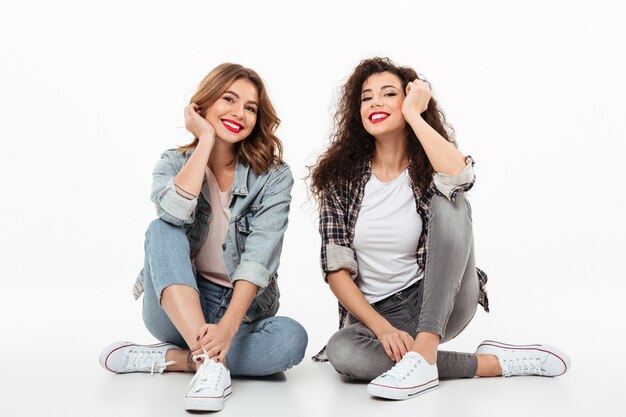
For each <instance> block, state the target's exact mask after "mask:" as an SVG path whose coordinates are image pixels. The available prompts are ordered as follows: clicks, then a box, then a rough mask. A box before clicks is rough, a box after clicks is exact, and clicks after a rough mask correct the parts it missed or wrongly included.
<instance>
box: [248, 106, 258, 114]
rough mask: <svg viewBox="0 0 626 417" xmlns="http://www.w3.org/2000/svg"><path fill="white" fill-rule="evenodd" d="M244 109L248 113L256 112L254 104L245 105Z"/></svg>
mask: <svg viewBox="0 0 626 417" xmlns="http://www.w3.org/2000/svg"><path fill="white" fill-rule="evenodd" d="M246 110H248V111H249V112H250V113H256V108H255V107H254V106H248V107H246Z"/></svg>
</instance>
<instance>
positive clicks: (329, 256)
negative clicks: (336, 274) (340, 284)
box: [324, 243, 358, 281]
mask: <svg viewBox="0 0 626 417" xmlns="http://www.w3.org/2000/svg"><path fill="white" fill-rule="evenodd" d="M340 269H347V270H348V272H350V277H352V279H356V276H357V274H358V266H357V263H356V260H355V259H354V251H353V250H352V249H350V248H347V247H345V246H339V245H334V244H332V243H329V244H327V245H326V270H325V271H324V280H325V281H326V275H327V274H328V273H329V272H333V271H339V270H340Z"/></svg>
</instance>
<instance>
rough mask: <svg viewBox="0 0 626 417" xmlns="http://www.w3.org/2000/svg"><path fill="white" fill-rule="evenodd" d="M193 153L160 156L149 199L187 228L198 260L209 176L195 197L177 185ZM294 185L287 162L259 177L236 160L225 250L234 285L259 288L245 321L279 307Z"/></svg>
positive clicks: (139, 288) (139, 289) (138, 287)
mask: <svg viewBox="0 0 626 417" xmlns="http://www.w3.org/2000/svg"><path fill="white" fill-rule="evenodd" d="M191 153H192V151H188V152H185V153H181V152H179V151H176V150H174V149H170V150H167V151H165V152H164V153H163V154H162V155H161V159H160V160H159V162H157V164H156V166H155V168H154V172H153V173H152V178H153V180H152V190H151V199H152V201H153V202H154V204H155V205H156V210H157V215H158V216H159V217H160V218H161V219H162V220H164V221H166V222H168V223H171V224H173V225H176V226H180V227H182V228H184V230H185V232H186V234H187V238H188V239H189V248H190V254H191V258H192V259H194V258H195V256H196V255H197V253H198V251H199V250H200V248H201V247H202V245H203V244H204V242H205V240H206V237H207V234H208V231H209V227H210V225H211V220H212V218H213V212H212V208H211V204H210V201H211V198H210V194H209V188H208V185H207V182H206V179H205V181H204V182H203V184H202V190H201V193H200V195H199V196H198V198H195V199H193V200H188V199H186V198H184V197H182V196H181V195H179V194H178V193H177V192H176V189H175V187H174V177H175V176H176V174H178V172H179V171H180V170H181V168H182V167H183V165H184V164H185V163H186V162H187V160H188V159H189V157H190V156H191ZM292 186H293V177H292V175H291V170H290V169H289V166H288V165H287V164H286V163H284V162H280V163H278V164H276V165H274V166H272V167H271V168H270V169H269V170H268V171H267V172H265V173H262V174H260V175H256V174H255V173H254V171H253V170H251V169H250V167H249V166H247V165H243V164H240V163H237V162H236V163H235V180H234V182H233V188H232V195H233V198H232V200H231V203H230V212H231V217H230V220H229V226H228V232H227V234H226V240H225V242H224V243H223V244H222V249H223V250H224V265H225V267H226V272H227V274H228V277H229V279H230V281H231V282H232V283H233V284H234V283H235V281H237V280H240V279H243V280H245V281H249V282H251V283H253V284H255V285H257V286H258V290H257V295H256V297H255V299H254V300H253V302H252V304H251V305H250V308H249V309H248V312H247V314H246V317H245V319H244V320H246V321H255V320H258V319H261V318H264V317H270V316H273V315H274V314H276V312H277V310H278V305H279V303H278V298H279V296H280V293H279V291H278V285H277V282H276V280H277V277H278V274H277V270H278V265H279V260H280V253H281V250H282V245H283V236H284V234H285V230H286V229H287V222H288V215H289V204H290V202H291V188H292ZM133 293H134V296H135V299H138V298H139V296H141V294H142V293H143V271H141V272H140V273H139V276H138V277H137V281H136V282H135V286H134V287H133Z"/></svg>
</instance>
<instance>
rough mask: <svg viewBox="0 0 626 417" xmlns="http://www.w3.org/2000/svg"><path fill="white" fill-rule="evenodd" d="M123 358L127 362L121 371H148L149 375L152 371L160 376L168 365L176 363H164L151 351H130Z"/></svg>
mask: <svg viewBox="0 0 626 417" xmlns="http://www.w3.org/2000/svg"><path fill="white" fill-rule="evenodd" d="M125 356H126V360H127V361H126V366H124V367H123V371H147V370H150V375H153V374H154V371H157V372H158V373H160V374H162V373H163V371H164V370H165V368H166V367H167V366H168V365H173V364H174V363H176V361H167V362H165V360H164V358H163V357H161V356H159V355H158V353H157V352H154V351H151V350H130V351H129V352H128V353H125Z"/></svg>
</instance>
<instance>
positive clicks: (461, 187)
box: [433, 155, 476, 201]
mask: <svg viewBox="0 0 626 417" xmlns="http://www.w3.org/2000/svg"><path fill="white" fill-rule="evenodd" d="M474 181H476V175H475V174H474V160H473V159H472V157H471V156H469V155H468V156H466V157H465V168H464V169H463V171H462V172H461V173H460V174H459V175H446V174H442V173H441V172H435V174H434V175H433V183H434V185H435V187H436V188H437V191H439V193H440V194H442V195H444V196H445V197H446V198H447V199H448V200H450V201H454V200H455V198H456V195H457V194H458V193H459V192H465V191H468V190H469V189H470V188H472V187H473V186H474Z"/></svg>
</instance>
